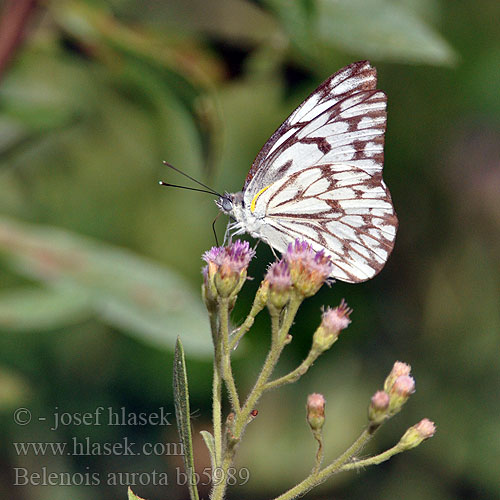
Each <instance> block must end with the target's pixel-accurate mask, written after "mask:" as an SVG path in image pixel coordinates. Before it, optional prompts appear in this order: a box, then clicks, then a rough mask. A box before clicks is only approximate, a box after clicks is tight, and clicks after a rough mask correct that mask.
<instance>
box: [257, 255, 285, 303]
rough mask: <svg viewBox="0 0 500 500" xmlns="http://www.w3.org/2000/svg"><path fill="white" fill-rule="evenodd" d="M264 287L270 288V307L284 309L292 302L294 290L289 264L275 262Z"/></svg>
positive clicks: (270, 268) (283, 261) (267, 275)
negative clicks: (292, 291) (291, 295)
mask: <svg viewBox="0 0 500 500" xmlns="http://www.w3.org/2000/svg"><path fill="white" fill-rule="evenodd" d="M263 285H264V287H267V288H268V305H269V306H270V307H271V306H272V307H276V308H277V309H279V310H280V309H282V308H283V307H285V306H286V304H287V303H288V301H289V300H290V292H291V290H292V278H291V276H290V268H289V266H288V263H287V262H286V261H285V260H284V259H282V260H279V261H277V262H273V263H272V264H271V265H270V266H269V268H268V270H267V274H266V277H265V278H264V281H263Z"/></svg>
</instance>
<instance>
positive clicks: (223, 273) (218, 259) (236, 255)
mask: <svg viewBox="0 0 500 500" xmlns="http://www.w3.org/2000/svg"><path fill="white" fill-rule="evenodd" d="M254 255H255V251H254V250H253V249H251V248H250V245H249V243H248V241H240V240H236V241H235V242H234V243H231V244H230V245H228V246H225V247H212V248H211V249H210V250H208V251H207V252H205V253H204V254H203V256H202V258H203V260H204V261H205V262H206V263H207V264H208V265H207V266H205V267H204V268H203V269H202V274H203V277H204V281H205V284H206V285H208V284H210V283H213V284H214V285H215V288H216V289H217V291H218V292H219V293H220V295H221V296H224V297H227V296H229V295H230V294H231V293H233V292H234V291H235V289H236V288H238V290H237V291H239V288H241V286H242V285H243V282H244V280H245V279H246V270H247V268H248V264H249V263H250V260H251V259H252V258H253V257H254Z"/></svg>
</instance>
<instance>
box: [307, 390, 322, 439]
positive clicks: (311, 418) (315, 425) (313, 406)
mask: <svg viewBox="0 0 500 500" xmlns="http://www.w3.org/2000/svg"><path fill="white" fill-rule="evenodd" d="M306 409H307V422H308V424H309V427H311V430H312V431H313V432H314V431H320V430H321V429H322V427H323V424H324V423H325V398H324V397H323V395H322V394H317V393H314V394H310V395H309V396H308V397H307V406H306Z"/></svg>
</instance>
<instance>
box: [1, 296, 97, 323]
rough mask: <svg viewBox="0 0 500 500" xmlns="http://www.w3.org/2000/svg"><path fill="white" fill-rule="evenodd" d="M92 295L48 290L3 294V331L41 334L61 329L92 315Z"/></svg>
mask: <svg viewBox="0 0 500 500" xmlns="http://www.w3.org/2000/svg"><path fill="white" fill-rule="evenodd" d="M91 314H92V313H91V307H90V298H89V295H88V294H86V293H85V292H83V291H78V290H75V289H74V290H68V291H66V293H61V292H60V291H57V290H52V289H46V288H31V287H30V288H28V287H26V288H21V289H15V290H8V291H2V292H1V293H0V328H1V329H4V330H10V331H30V330H35V331H41V330H52V329H55V328H61V327H64V326H67V325H71V324H74V323H76V322H79V321H82V320H84V319H86V318H88V317H89V316H90V315H91Z"/></svg>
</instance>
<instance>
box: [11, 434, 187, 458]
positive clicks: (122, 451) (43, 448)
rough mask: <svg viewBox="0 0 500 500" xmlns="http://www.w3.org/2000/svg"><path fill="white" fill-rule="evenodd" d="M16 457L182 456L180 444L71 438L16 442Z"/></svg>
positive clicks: (14, 444)
mask: <svg viewBox="0 0 500 500" xmlns="http://www.w3.org/2000/svg"><path fill="white" fill-rule="evenodd" d="M12 444H13V446H14V448H15V450H16V454H17V455H21V456H26V455H35V456H44V455H55V456H61V455H68V456H111V455H112V456H138V455H146V456H149V455H153V456H165V455H172V456H173V455H184V449H183V446H182V443H142V444H137V443H134V442H133V441H129V439H128V438H127V437H125V438H123V440H121V441H117V442H113V443H99V442H93V441H91V440H90V438H88V437H86V438H84V439H83V440H78V439H77V438H76V437H73V438H72V439H71V441H70V442H69V443H66V442H57V441H56V442H46V443H42V442H18V443H12Z"/></svg>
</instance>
